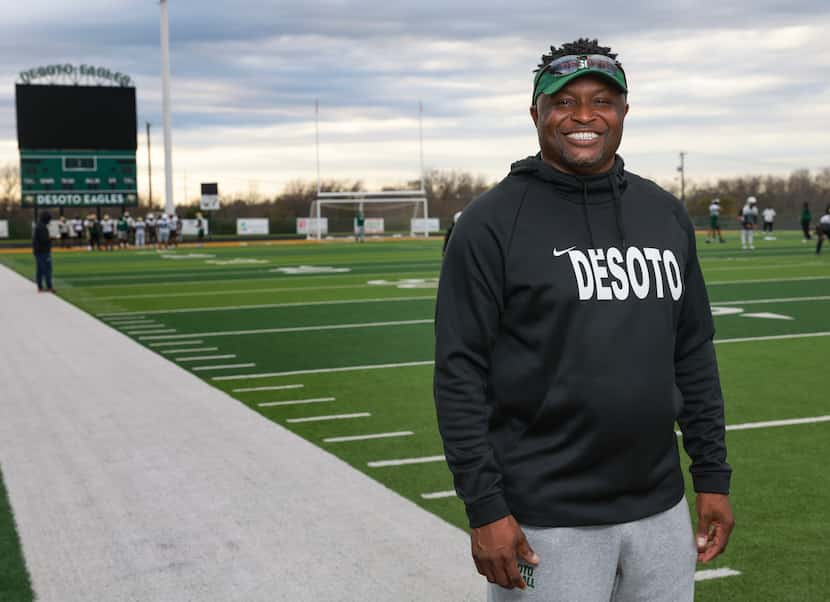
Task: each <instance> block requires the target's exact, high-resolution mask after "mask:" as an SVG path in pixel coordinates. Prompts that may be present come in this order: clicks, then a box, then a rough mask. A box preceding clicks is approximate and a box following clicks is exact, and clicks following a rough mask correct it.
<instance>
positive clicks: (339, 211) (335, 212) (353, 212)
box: [306, 190, 434, 240]
mask: <svg viewBox="0 0 830 602" xmlns="http://www.w3.org/2000/svg"><path fill="white" fill-rule="evenodd" d="M428 212H429V209H428V204H427V197H426V195H425V194H424V191H423V190H386V191H382V192H319V193H317V198H316V199H314V201H312V203H311V208H310V211H309V217H310V218H311V219H310V220H309V224H308V229H307V231H306V238H307V239H313V240H322V238H323V237H324V236H327V235H329V234H330V233H333V232H334V230H335V229H336V228H333V227H332V226H331V225H330V223H329V217H332V218H334V219H337V220H338V221H339V222H340V223H341V224H342V223H347V224H349V225H347V226H346V227H345V228H339V229H341V230H346V231H347V232H348V231H350V232H349V233H350V234H351V233H354V234H357V226H356V224H357V216H358V215H361V216H363V218H364V220H365V233H366V234H369V235H378V234H387V233H389V232H398V233H400V232H408V233H409V235H410V236H424V237H429V233H430V230H431V228H430V225H431V223H430V220H429V213H428ZM433 221H434V220H433ZM349 226H351V227H349Z"/></svg>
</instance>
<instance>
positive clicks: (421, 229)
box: [410, 217, 441, 234]
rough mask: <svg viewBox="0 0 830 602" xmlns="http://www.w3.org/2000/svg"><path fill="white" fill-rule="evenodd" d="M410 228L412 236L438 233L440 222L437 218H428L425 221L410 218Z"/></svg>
mask: <svg viewBox="0 0 830 602" xmlns="http://www.w3.org/2000/svg"><path fill="white" fill-rule="evenodd" d="M410 228H411V229H412V233H413V234H424V233H425V232H428V233H432V232H440V231H441V220H439V219H438V218H437V217H430V218H427V219H424V218H422V217H414V218H412V221H411V224H410Z"/></svg>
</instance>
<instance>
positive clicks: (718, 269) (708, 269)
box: [701, 259, 816, 274]
mask: <svg viewBox="0 0 830 602" xmlns="http://www.w3.org/2000/svg"><path fill="white" fill-rule="evenodd" d="M701 263H702V264H703V265H702V266H701V267H702V268H703V273H704V274H708V273H709V272H729V271H743V270H776V269H779V268H784V269H790V268H801V267H805V268H806V267H815V266H816V264H815V262H801V263H765V264H753V265H730V266H712V267H706V264H707V260H706V259H704V260H703V261H702V262H701Z"/></svg>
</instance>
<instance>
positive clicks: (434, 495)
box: [421, 489, 458, 500]
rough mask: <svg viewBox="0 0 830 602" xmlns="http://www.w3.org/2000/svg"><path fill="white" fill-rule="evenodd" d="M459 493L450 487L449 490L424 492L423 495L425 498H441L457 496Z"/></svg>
mask: <svg viewBox="0 0 830 602" xmlns="http://www.w3.org/2000/svg"><path fill="white" fill-rule="evenodd" d="M457 495H458V494H457V493H456V492H455V490H454V489H450V490H448V491H433V492H432V493H422V494H421V497H422V498H424V499H425V500H439V499H441V498H445V497H455V496H457Z"/></svg>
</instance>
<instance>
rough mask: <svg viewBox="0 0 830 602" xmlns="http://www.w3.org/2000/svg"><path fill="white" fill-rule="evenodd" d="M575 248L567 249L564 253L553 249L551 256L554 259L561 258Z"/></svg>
mask: <svg viewBox="0 0 830 602" xmlns="http://www.w3.org/2000/svg"><path fill="white" fill-rule="evenodd" d="M575 248H576V247H575V246H574V247H568V248H567V249H565V250H564V251H557V250H556V249H555V248H554V249H553V256H554V257H562V255H567V254H568V253H570V252H571V251H573V250H574V249H575Z"/></svg>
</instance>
